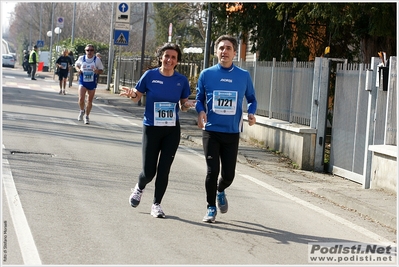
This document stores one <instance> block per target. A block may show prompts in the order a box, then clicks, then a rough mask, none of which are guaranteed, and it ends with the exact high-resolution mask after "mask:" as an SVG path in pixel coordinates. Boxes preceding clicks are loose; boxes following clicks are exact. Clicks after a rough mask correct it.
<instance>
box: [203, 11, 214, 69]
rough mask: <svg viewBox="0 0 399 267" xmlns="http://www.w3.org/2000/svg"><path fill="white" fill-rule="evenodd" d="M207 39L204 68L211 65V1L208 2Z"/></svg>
mask: <svg viewBox="0 0 399 267" xmlns="http://www.w3.org/2000/svg"><path fill="white" fill-rule="evenodd" d="M206 23H207V25H206V40H205V51H204V69H206V68H208V67H209V55H210V51H209V50H210V46H211V29H212V25H211V24H212V10H211V3H208V19H207V21H206Z"/></svg>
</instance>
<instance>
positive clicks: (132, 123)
mask: <svg viewBox="0 0 399 267" xmlns="http://www.w3.org/2000/svg"><path fill="white" fill-rule="evenodd" d="M93 106H96V107H98V108H99V109H101V110H102V111H104V112H105V113H108V114H109V115H111V116H114V117H119V118H120V119H122V120H124V121H126V122H128V123H130V124H131V125H133V126H139V125H138V124H137V123H134V122H131V121H129V120H128V119H125V118H123V117H121V116H119V115H117V114H115V113H113V112H111V111H108V110H106V109H105V108H103V107H101V106H100V105H99V104H96V103H93Z"/></svg>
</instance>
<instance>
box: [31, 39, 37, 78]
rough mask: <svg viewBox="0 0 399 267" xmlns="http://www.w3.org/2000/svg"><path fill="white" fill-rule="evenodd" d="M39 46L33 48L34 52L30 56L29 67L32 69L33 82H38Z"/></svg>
mask: <svg viewBox="0 0 399 267" xmlns="http://www.w3.org/2000/svg"><path fill="white" fill-rule="evenodd" d="M37 50H38V48H37V46H36V45H35V46H33V50H32V51H31V52H30V54H29V65H30V67H31V73H30V74H31V80H34V81H36V78H35V76H36V70H37V64H38V63H39V54H38V53H37Z"/></svg>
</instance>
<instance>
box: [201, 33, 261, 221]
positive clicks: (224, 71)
mask: <svg viewBox="0 0 399 267" xmlns="http://www.w3.org/2000/svg"><path fill="white" fill-rule="evenodd" d="M215 47H216V49H217V50H216V52H217V57H218V64H217V65H214V66H212V67H209V68H207V69H205V70H203V71H202V72H201V73H200V76H199V78H198V82H197V88H196V90H197V94H196V100H197V103H196V110H197V112H198V127H199V128H201V129H203V131H202V143H203V150H204V155H205V160H206V165H207V173H206V179H205V190H206V201H207V211H206V214H205V216H204V218H203V221H204V222H215V219H216V214H217V210H216V201H217V204H218V208H219V210H220V212H221V213H225V212H227V210H228V202H227V198H226V193H225V189H226V188H228V187H229V186H230V185H231V184H232V182H233V179H234V175H235V168H236V161H237V154H238V144H239V139H240V132H242V130H243V100H244V97H245V98H246V100H247V103H248V106H247V109H248V124H249V125H250V126H251V125H253V124H255V123H256V119H255V116H254V114H255V111H256V106H257V101H256V98H255V90H254V87H253V83H252V80H251V76H250V74H249V72H248V71H246V70H243V69H241V68H239V67H237V66H236V65H234V64H233V59H234V57H235V56H236V54H237V48H238V44H237V40H236V39H235V38H234V37H231V36H228V35H222V36H220V37H219V38H218V39H217V40H216V42H215ZM220 170H221V171H220ZM219 172H220V174H221V176H220V178H219V180H218V176H219Z"/></svg>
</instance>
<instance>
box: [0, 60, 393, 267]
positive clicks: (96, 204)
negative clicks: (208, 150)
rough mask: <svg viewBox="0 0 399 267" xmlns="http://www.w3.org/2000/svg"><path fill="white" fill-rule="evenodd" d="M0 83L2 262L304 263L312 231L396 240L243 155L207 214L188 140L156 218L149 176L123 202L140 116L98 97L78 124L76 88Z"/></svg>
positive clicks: (342, 239) (195, 149)
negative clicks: (213, 212)
mask: <svg viewBox="0 0 399 267" xmlns="http://www.w3.org/2000/svg"><path fill="white" fill-rule="evenodd" d="M2 90H3V92H2V100H3V105H2V111H3V114H2V115H3V116H2V124H3V135H2V144H3V175H2V177H3V190H2V193H3V197H2V200H3V203H2V207H3V214H2V215H3V223H2V230H3V231H2V233H3V235H2V237H3V240H2V241H3V242H2V244H3V252H2V256H3V264H5V265H7V264H9V265H13V264H25V265H31V266H37V265H41V264H43V265H44V264H46V265H61V264H62V265H81V264H93V265H122V264H130V265H145V264H147V265H148V264H153V265H178V264H183V265H219V264H225V265H233V264H234V265H277V264H285V265H287V264H305V265H307V264H309V258H308V255H309V254H308V249H309V243H310V242H317V243H324V242H328V243H329V244H342V243H348V242H361V243H367V244H372V243H378V244H382V243H384V244H386V243H391V242H394V241H396V235H395V233H392V232H391V231H390V230H389V229H386V228H385V227H383V226H380V225H378V224H376V223H374V222H372V221H369V220H365V219H364V218H361V217H359V216H358V215H357V214H355V213H353V212H351V211H348V210H345V209H342V208H340V207H338V206H336V205H333V204H331V203H329V202H327V201H323V200H321V199H320V198H318V197H316V196H312V195H311V194H308V193H306V192H304V191H303V190H301V189H300V188H298V187H296V186H290V185H289V184H287V183H285V182H282V181H280V180H276V179H273V177H271V176H269V175H267V174H265V173H264V172H261V171H259V170H257V169H255V168H253V167H251V166H250V165H248V164H242V163H238V165H237V171H236V180H235V182H234V183H233V185H232V186H231V187H230V188H229V189H228V190H227V191H226V194H227V198H228V200H229V211H228V213H226V214H218V216H217V218H216V220H217V221H216V223H214V224H208V223H203V222H202V217H203V216H204V214H205V211H206V202H205V191H204V179H205V172H206V167H205V160H204V158H203V154H202V149H201V147H200V146H198V145H195V144H193V143H190V142H188V141H182V143H181V146H180V147H179V150H178V152H177V155H176V158H175V161H174V164H173V166H172V169H171V173H170V181H169V186H168V190H167V192H166V195H165V197H164V200H163V202H162V207H163V209H164V211H165V213H166V216H167V217H166V218H165V219H157V218H153V217H152V216H151V215H150V208H151V204H152V198H153V197H152V196H153V191H154V182H152V183H150V184H149V185H148V186H147V188H146V189H145V192H144V195H143V198H142V202H141V203H140V205H139V206H138V207H137V208H132V207H130V205H129V203H128V198H129V195H130V189H131V188H132V187H134V184H135V182H136V180H137V176H138V174H139V172H140V171H141V129H142V124H141V118H138V117H135V116H132V115H131V114H129V113H128V112H126V111H125V110H123V109H118V108H117V107H115V106H111V105H107V104H105V103H104V102H101V101H98V102H95V105H94V107H93V110H92V115H91V116H90V118H91V124H90V125H84V124H83V122H78V121H77V116H78V110H77V95H76V94H74V93H69V94H67V95H65V96H64V95H58V85H57V82H56V81H53V80H46V79H40V78H39V79H38V80H37V81H31V80H30V79H28V77H27V75H26V74H25V73H23V72H22V70H14V71H13V70H9V69H4V68H3V75H2ZM388 256H389V255H388ZM334 263H338V262H337V261H335V262H334ZM379 263H380V262H376V261H374V262H373V265H374V266H376V265H379ZM385 263H386V262H385Z"/></svg>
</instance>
